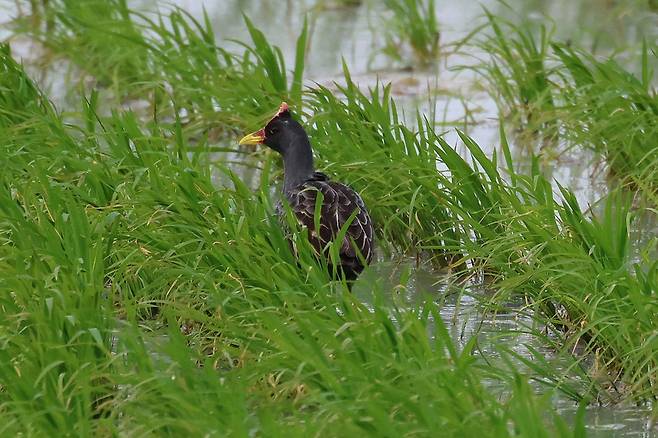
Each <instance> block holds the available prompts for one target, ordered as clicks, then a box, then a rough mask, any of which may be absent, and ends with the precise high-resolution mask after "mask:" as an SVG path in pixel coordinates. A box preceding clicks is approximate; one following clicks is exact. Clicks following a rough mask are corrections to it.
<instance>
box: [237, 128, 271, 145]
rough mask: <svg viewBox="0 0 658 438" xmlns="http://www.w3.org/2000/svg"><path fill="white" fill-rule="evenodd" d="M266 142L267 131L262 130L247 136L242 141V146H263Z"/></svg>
mask: <svg viewBox="0 0 658 438" xmlns="http://www.w3.org/2000/svg"><path fill="white" fill-rule="evenodd" d="M264 141H265V130H264V129H261V130H259V131H256V132H252V133H251V134H248V135H245V136H244V137H242V139H241V140H240V143H239V144H240V145H249V144H261V143H263V142H264Z"/></svg>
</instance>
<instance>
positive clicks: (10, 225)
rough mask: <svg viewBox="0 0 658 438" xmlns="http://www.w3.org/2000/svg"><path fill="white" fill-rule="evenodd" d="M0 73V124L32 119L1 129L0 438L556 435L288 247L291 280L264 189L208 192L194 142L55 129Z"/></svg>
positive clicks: (31, 89)
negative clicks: (10, 113) (14, 437)
mask: <svg viewBox="0 0 658 438" xmlns="http://www.w3.org/2000/svg"><path fill="white" fill-rule="evenodd" d="M2 65H3V68H4V70H5V72H6V73H8V74H6V75H4V76H3V80H4V81H8V82H9V83H10V84H16V83H20V84H23V85H24V86H23V87H11V88H6V87H4V88H3V96H5V97H11V99H7V100H5V102H7V101H11V102H14V104H15V106H13V107H10V106H9V105H7V106H4V108H5V109H9V108H19V107H22V108H27V109H28V110H26V111H24V112H23V113H22V114H21V117H20V118H13V119H6V120H4V119H3V123H2V125H0V126H1V129H2V133H3V136H2V138H3V139H4V140H3V141H2V143H1V146H2V149H3V155H2V156H3V157H4V158H3V163H2V164H3V166H4V168H5V173H4V174H3V183H2V186H1V187H0V197H1V198H2V199H1V201H2V202H1V203H0V206H1V207H0V208H1V209H2V210H1V213H0V224H1V226H0V229H1V230H2V240H3V245H2V252H1V253H0V254H1V255H0V260H1V263H0V269H2V274H3V275H2V279H3V280H2V281H1V282H0V288H1V289H2V291H3V293H2V294H0V296H1V297H2V298H1V306H2V309H3V312H2V319H0V321H1V324H2V331H1V333H2V336H1V338H0V339H1V342H0V345H1V346H2V348H0V354H1V355H2V365H1V366H0V388H1V390H0V406H1V407H0V409H1V410H2V415H3V418H4V419H5V421H4V422H3V424H2V426H1V431H2V433H3V434H16V433H26V434H30V435H58V434H62V433H74V434H76V435H97V434H147V433H148V434H151V433H154V434H158V435H180V434H193V435H197V434H217V435H226V434H231V435H246V434H248V433H251V432H253V431H257V432H258V433H262V434H264V435H272V434H277V435H278V434H281V433H287V434H294V435H307V434H309V433H311V434H323V435H338V434H340V435H343V434H345V433H348V434H356V433H366V434H369V435H374V436H381V435H401V434H409V433H413V434H429V433H430V432H431V431H433V430H437V429H438V428H441V429H442V430H443V431H445V432H446V434H447V435H455V436H463V435H470V434H473V433H483V432H484V433H486V434H487V435H491V436H508V435H510V434H511V433H512V431H514V430H517V431H526V432H524V433H532V434H535V433H539V435H537V436H554V434H558V435H561V436H571V435H572V434H571V431H570V428H569V427H567V426H566V425H565V424H564V423H563V422H562V421H561V420H560V419H559V417H551V418H550V420H547V421H544V419H543V415H544V413H545V412H546V411H550V407H549V403H550V399H549V398H547V397H545V398H541V399H540V398H536V397H535V396H534V395H533V394H532V392H531V391H530V390H529V387H528V385H527V383H525V379H524V378H522V377H521V376H517V375H515V374H514V373H513V372H510V373H509V380H510V391H511V392H510V395H509V396H507V397H504V398H502V399H501V398H499V397H498V396H497V395H496V394H495V393H492V392H491V391H489V390H487V389H486V387H485V386H484V385H483V384H482V383H481V382H482V380H483V379H484V378H485V377H489V378H491V374H492V371H493V370H491V371H487V370H486V368H485V369H483V368H481V367H480V366H478V365H477V363H476V360H475V358H474V357H473V356H472V347H473V345H474V344H473V343H470V344H469V345H468V346H467V347H466V348H464V349H462V350H461V351H459V350H457V349H456V347H455V346H454V345H453V341H452V340H451V338H450V336H449V335H448V332H447V330H446V329H445V328H444V327H443V325H442V323H441V322H440V317H439V315H438V309H437V307H436V305H435V304H433V303H432V301H431V300H430V301H427V302H426V303H425V304H422V305H419V306H418V307H417V308H405V309H402V308H389V307H387V306H385V305H384V304H383V301H382V302H380V301H379V300H380V299H381V297H382V295H381V291H378V290H377V288H376V285H374V287H375V289H374V290H373V292H374V294H375V296H376V297H379V298H377V299H376V301H375V302H374V303H372V309H368V308H367V307H366V306H365V305H364V304H363V303H361V302H359V301H358V300H356V299H355V298H354V297H353V296H352V295H351V294H349V293H347V292H346V290H345V289H344V288H343V287H342V286H341V285H340V284H338V285H334V286H331V283H330V277H329V276H328V273H327V271H326V268H323V267H322V266H320V265H318V264H317V262H315V261H314V258H313V257H312V256H311V255H310V254H311V249H310V246H309V245H308V243H306V241H305V240H304V239H303V236H298V237H297V239H298V242H297V244H298V247H299V248H300V249H301V260H300V263H301V269H300V267H298V266H297V265H296V263H295V262H294V261H293V258H292V255H291V254H290V250H289V247H288V243H287V242H286V241H285V239H284V236H283V233H282V231H281V229H280V227H279V224H278V221H277V220H276V219H275V218H273V217H272V207H271V204H270V201H269V198H268V196H267V193H268V191H269V190H268V186H269V178H268V172H267V171H266V172H264V174H263V177H262V181H261V187H260V188H259V190H257V191H255V192H254V191H252V190H251V189H249V188H248V187H247V186H245V185H244V183H243V182H242V181H241V180H240V179H239V178H238V177H237V176H235V175H234V174H232V173H231V172H230V170H228V169H224V170H223V171H224V172H227V173H228V175H229V176H230V178H231V180H232V184H231V185H229V186H227V187H223V188H217V187H215V186H214V185H213V184H212V182H211V174H210V166H209V163H208V162H207V154H206V153H205V152H204V150H203V148H204V145H203V144H200V145H196V146H194V148H192V147H191V146H190V145H189V144H188V143H187V142H186V140H185V139H184V138H183V137H176V135H175V132H170V131H169V130H168V129H166V128H162V127H159V126H158V125H157V124H154V123H149V122H146V124H144V122H141V121H138V120H137V118H136V117H135V116H134V114H132V113H116V114H115V115H113V116H111V117H108V118H104V119H103V121H102V124H97V123H93V121H92V120H89V119H91V118H94V117H95V113H94V110H93V105H90V104H89V103H87V104H86V105H85V108H84V109H83V113H82V115H83V117H87V118H89V119H88V121H89V123H88V124H87V125H86V127H78V128H74V127H66V126H63V124H62V121H61V116H60V115H59V114H58V113H57V112H56V111H54V110H53V109H52V108H51V107H50V105H49V104H48V103H47V101H46V100H45V97H44V96H43V95H42V94H41V93H40V92H39V91H38V89H37V88H36V87H35V86H34V85H33V84H32V83H31V81H30V80H29V79H28V78H27V77H26V76H25V74H24V73H23V71H22V69H21V68H20V66H18V65H16V64H15V62H14V61H13V60H12V59H11V58H10V57H9V56H7V55H6V54H5V56H4V57H3V58H2ZM3 85H4V84H3ZM91 100H93V99H91ZM91 100H90V102H91ZM172 135H173V137H172ZM28 138H32V139H35V140H42V139H44V138H48V139H50V144H44V143H43V142H41V141H34V142H33V143H29V142H26V141H25V139H28ZM172 138H173V140H171V139H172ZM21 145H24V148H25V149H24V150H23V151H22V152H23V155H20V156H18V158H19V159H16V157H11V156H10V154H9V153H10V152H11V151H13V150H16V149H17V147H20V146H21ZM53 147H57V155H58V156H63V157H65V158H64V159H62V160H61V161H59V162H58V163H57V164H56V165H54V166H53V165H52V164H53V163H52V158H53ZM94 149H96V151H97V153H95V154H94V153H90V152H89V151H90V150H94ZM90 154H91V155H92V156H93V157H92V156H90ZM28 156H29V159H27V158H28ZM20 158H25V159H20ZM94 161H98V162H99V164H100V165H99V166H98V167H95V166H94V164H95V163H94ZM85 162H86V163H87V168H86V171H81V169H80V166H81V165H82V163H85ZM95 181H102V182H103V184H101V185H97V184H95V183H94V182H95ZM264 266H267V267H268V269H263V268H262V267H264ZM156 309H157V310H156ZM154 312H157V314H158V315H159V316H158V318H157V319H156V320H153V319H151V318H152V315H153V314H154ZM430 323H431V324H432V325H433V326H434V329H432V330H430ZM158 327H159V328H158ZM182 327H186V328H182ZM181 330H186V334H185V335H184V334H182V333H181ZM497 374H498V375H500V372H497Z"/></svg>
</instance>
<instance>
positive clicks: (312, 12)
mask: <svg viewBox="0 0 658 438" xmlns="http://www.w3.org/2000/svg"><path fill="white" fill-rule="evenodd" d="M129 3H130V4H131V5H132V6H133V7H136V8H139V9H142V10H144V11H154V10H156V9H157V8H158V7H160V8H161V9H165V8H166V7H167V6H158V5H163V4H164V2H160V1H156V0H130V1H129ZM336 3H339V2H338V1H334V0H287V1H283V0H281V1H265V0H222V1H210V0H207V1H200V0H176V1H170V2H167V4H176V5H178V6H180V7H182V8H184V9H185V10H187V11H188V12H190V13H191V14H192V15H194V16H195V17H198V18H200V17H202V15H203V11H204V8H205V11H206V12H207V14H208V16H209V18H210V20H211V21H212V23H213V25H214V29H215V30H216V32H217V37H218V40H219V41H227V40H230V39H237V40H244V41H247V40H249V35H248V33H247V31H246V29H245V27H244V25H243V23H242V20H241V18H240V17H241V13H243V12H244V13H245V14H246V15H248V16H249V17H250V18H251V19H252V20H253V21H254V23H255V24H256V25H257V26H258V27H259V28H261V29H262V30H263V31H264V32H265V34H266V35H267V37H268V39H269V40H270V41H271V42H272V43H273V44H276V45H278V46H280V47H281V48H282V50H283V53H284V57H285V58H286V61H287V65H292V60H293V57H294V48H295V42H296V38H297V35H298V34H299V31H300V28H301V26H302V22H303V17H304V15H306V17H307V18H308V20H309V30H310V47H309V51H308V58H307V70H306V79H307V81H308V83H309V84H311V83H313V82H319V83H322V84H323V85H327V86H330V87H331V86H332V83H333V81H340V80H341V77H342V76H341V60H342V59H344V60H345V61H346V62H347V64H348V66H349V68H350V71H351V72H352V75H353V79H354V80H355V81H356V82H357V83H359V85H361V86H371V85H374V84H375V83H376V82H377V81H381V82H385V83H386V82H391V83H392V87H393V94H394V96H395V98H396V100H397V102H398V104H399V107H400V109H401V110H402V111H403V112H404V113H405V114H406V116H407V120H408V121H410V122H412V121H413V119H414V117H413V116H414V114H415V111H416V110H417V109H419V110H420V111H421V112H424V113H433V114H436V115H437V117H438V120H442V121H443V122H444V124H442V125H441V126H438V127H437V130H444V129H445V130H450V131H449V132H448V133H447V134H446V138H447V139H448V141H449V142H450V143H451V144H454V145H455V147H456V148H457V149H460V145H459V143H458V142H457V137H456V135H455V133H454V129H453V128H454V127H458V128H460V129H462V130H465V131H466V132H467V133H468V134H469V135H471V136H472V137H474V139H475V140H476V141H477V142H478V143H479V144H480V145H481V146H482V147H483V148H485V150H486V151H488V152H491V151H493V150H494V149H495V148H497V147H498V145H499V139H498V129H499V126H498V121H497V110H496V105H495V103H494V102H493V101H492V100H491V99H490V98H489V97H488V95H487V94H486V93H484V92H482V91H481V88H480V87H478V85H477V82H476V80H475V78H474V76H473V74H471V73H469V72H468V71H466V72H465V71H460V72H457V71H455V70H454V67H456V66H458V65H464V64H470V63H473V62H474V58H473V56H483V54H481V53H473V52H471V53H462V54H452V55H450V56H445V54H446V53H447V51H448V50H449V49H448V48H447V47H448V46H449V44H450V43H453V42H455V41H458V40H459V39H461V38H463V37H464V36H466V35H467V34H468V33H469V32H470V31H471V30H473V29H474V28H475V27H476V26H477V24H479V23H481V22H482V20H481V15H482V9H481V6H480V4H483V5H485V6H486V7H487V8H488V9H489V10H491V11H492V12H494V13H497V14H500V15H503V16H507V17H510V18H514V16H515V15H516V14H518V16H521V17H524V18H525V19H526V20H528V21H535V22H541V23H548V21H547V20H545V18H543V15H542V14H545V15H548V16H550V17H551V19H552V20H553V22H554V23H556V29H555V34H556V36H557V37H558V38H560V39H562V40H571V41H574V42H577V43H578V44H579V45H581V46H584V47H586V48H589V49H591V50H592V51H594V52H595V53H608V52H610V51H612V50H613V49H614V48H615V47H622V46H625V45H630V46H634V47H637V43H638V41H640V38H639V37H638V35H644V36H645V37H646V38H647V39H648V40H652V39H653V40H655V39H657V38H658V16H657V15H656V14H655V13H652V12H649V11H641V12H639V13H638V12H637V10H634V9H632V8H631V6H624V5H618V4H617V3H627V4H629V5H630V4H633V3H635V6H634V7H635V8H639V7H640V6H638V5H637V3H640V2H632V1H628V2H612V1H604V0H582V1H572V0H552V1H544V0H508V3H509V4H510V5H511V6H512V8H511V9H507V8H506V7H504V6H501V4H500V3H499V2H497V1H495V0H481V1H480V2H474V1H466V2H465V1H459V0H442V1H439V2H437V8H438V9H437V16H438V17H439V23H440V29H441V44H442V45H443V46H445V47H446V49H445V50H444V51H443V53H444V56H441V58H440V59H439V60H438V61H437V62H436V63H435V65H432V66H430V67H429V68H426V69H424V70H413V69H409V68H408V67H409V65H406V64H403V63H400V62H395V61H392V60H391V59H389V58H387V57H386V56H384V55H383V54H382V53H381V52H380V51H378V50H377V49H380V48H382V47H383V45H384V39H385V28H384V26H382V25H381V23H382V22H383V20H386V19H387V18H388V16H387V14H386V12H385V11H384V10H383V9H382V8H381V6H379V2H376V1H370V2H368V1H364V2H362V5H361V6H357V7H351V8H344V7H337V6H336ZM15 13H16V8H15V6H14V2H13V0H0V22H4V21H6V20H7V19H8V18H10V17H12V16H13V15H15ZM547 25H548V26H550V24H547ZM8 35H9V33H8V32H7V31H6V29H3V27H2V26H0V39H4V38H6V37H7V36H8ZM226 44H228V45H230V44H231V43H230V42H226ZM12 48H13V50H14V53H16V54H18V55H19V56H24V57H26V58H31V59H35V58H38V56H39V55H38V53H35V52H34V51H35V50H36V48H35V47H34V46H32V45H30V43H29V41H24V40H23V41H21V40H15V41H14V42H13V47H12ZM236 50H237V46H236ZM628 53H630V54H631V55H629V59H634V56H635V54H634V50H633V49H631V50H629V51H628ZM60 62H61V61H60ZM67 71H68V66H67V65H66V64H64V63H60V64H58V65H54V66H51V67H49V70H48V71H47V74H44V75H43V76H40V77H39V79H40V80H41V82H42V83H43V85H44V86H45V88H46V89H49V91H50V93H51V95H52V96H54V97H55V100H56V101H57V102H65V99H66V96H64V95H63V94H62V90H65V89H66V88H67V87H66V86H65V84H66V75H67ZM459 96H466V98H465V99H464V98H460V97H459ZM467 116H468V117H467ZM511 146H512V153H513V155H514V158H515V161H516V162H518V163H519V166H520V167H521V168H523V166H524V165H527V157H528V155H529V154H528V146H523V145H521V144H516V143H514V142H512V145H511ZM593 158H594V157H592V156H591V155H588V154H587V153H582V152H572V153H569V154H563V155H561V156H560V157H554V158H552V159H550V160H548V161H547V162H545V168H546V171H547V173H549V174H550V175H551V176H552V177H553V178H555V179H556V180H558V181H560V182H561V183H562V184H563V185H565V186H566V187H569V188H571V189H572V190H574V191H575V193H576V195H577V197H578V200H579V202H580V203H581V205H588V204H590V203H593V202H595V201H596V200H597V199H599V198H600V197H601V196H602V195H604V194H605V193H606V192H608V190H609V187H608V182H607V181H606V179H605V177H604V174H605V172H604V171H602V170H601V169H597V168H596V167H595V166H594V165H593V164H592V163H593V162H594V159H593ZM656 227H657V226H656V221H655V218H653V219H642V221H640V222H639V227H638V230H637V232H636V234H637V235H638V239H640V240H645V241H646V240H649V239H651V238H652V236H655V235H656V230H657V228H656ZM405 270H409V272H410V273H411V275H410V277H409V282H408V283H407V287H406V288H400V287H397V286H398V283H399V281H400V273H401V272H403V271H405ZM365 275H366V278H365V279H364V280H367V276H368V275H370V276H371V280H372V281H374V280H378V281H381V282H383V284H382V287H383V288H384V290H390V291H391V292H392V293H391V297H392V298H391V299H392V300H395V301H397V302H399V303H400V302H401V303H405V302H406V303H408V304H414V303H417V302H418V301H420V300H422V299H426V297H427V295H428V294H429V295H430V296H431V297H434V299H436V300H437V301H439V302H441V303H442V310H441V316H442V318H443V320H444V321H445V323H446V325H447V326H448V328H449V330H450V332H451V335H452V336H453V339H454V340H455V342H456V343H457V345H463V344H464V342H466V341H467V340H468V339H469V338H471V337H472V336H477V337H478V341H479V347H480V349H481V351H482V353H483V354H484V355H486V356H495V355H496V353H497V351H496V348H497V345H500V343H501V342H503V343H504V345H506V346H507V347H508V348H510V349H511V350H513V351H514V352H516V353H517V354H519V355H522V356H524V357H528V358H530V357H531V355H530V350H529V348H528V346H530V347H532V348H533V349H535V350H538V351H541V352H543V353H544V354H547V355H549V356H550V354H551V350H549V349H547V348H546V346H545V345H544V344H543V343H542V342H541V341H540V340H538V339H537V338H536V337H535V336H532V335H530V334H528V333H527V331H526V330H524V328H525V327H528V326H533V324H534V325H536V323H534V322H533V320H532V318H530V317H529V316H528V315H527V314H524V313H523V312H520V311H518V308H517V310H512V311H509V312H507V313H500V312H498V313H495V314H494V313H491V312H487V311H485V309H483V308H482V306H481V305H480V304H479V302H478V300H476V299H475V298H473V296H477V294H478V293H488V292H487V291H478V290H473V289H471V290H470V291H467V293H455V292H454V291H450V289H449V288H448V285H447V284H446V281H445V276H444V275H443V274H442V273H440V272H434V271H432V270H431V269H429V268H427V267H423V266H417V265H416V264H415V263H414V261H412V260H407V259H396V260H394V261H389V262H383V263H379V264H377V265H376V266H374V267H373V268H372V269H371V270H370V272H369V273H367V274H365ZM368 281H369V280H368ZM448 291H450V292H448ZM355 293H357V294H362V298H363V299H364V300H365V301H367V300H368V299H369V297H368V296H367V293H365V292H360V291H359V288H358V287H357V288H356V290H355ZM512 308H514V306H512ZM555 360H557V362H556V363H555V366H556V367H561V366H564V367H566V366H567V365H566V364H565V363H561V362H559V360H558V359H555ZM555 406H556V408H557V409H558V411H559V412H560V413H562V414H564V415H565V416H567V417H569V416H573V415H575V412H576V408H577V407H576V406H575V405H574V403H573V402H571V401H570V400H569V399H568V398H566V397H560V396H556V399H555ZM649 417H650V410H649V409H648V408H637V407H627V406H615V407H597V406H592V407H590V408H588V415H587V423H588V426H587V427H588V429H589V431H590V432H591V435H592V436H601V437H607V436H644V437H649V436H653V434H658V432H657V431H656V430H655V429H649V425H648V422H647V419H648V418H649Z"/></svg>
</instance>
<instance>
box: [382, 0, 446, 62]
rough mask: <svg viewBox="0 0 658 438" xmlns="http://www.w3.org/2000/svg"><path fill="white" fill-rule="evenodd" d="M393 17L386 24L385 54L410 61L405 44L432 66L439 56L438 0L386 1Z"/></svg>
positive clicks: (421, 60) (386, 5)
mask: <svg viewBox="0 0 658 438" xmlns="http://www.w3.org/2000/svg"><path fill="white" fill-rule="evenodd" d="M383 3H384V6H385V9H386V11H388V12H389V13H390V14H391V17H390V18H389V19H388V20H386V22H385V23H383V27H384V28H385V31H384V35H385V39H386V46H385V48H384V50H383V51H384V53H385V54H386V55H388V56H390V57H391V58H393V59H396V60H398V61H403V60H406V59H405V58H406V56H405V55H404V50H405V47H406V46H408V47H409V48H411V51H412V55H413V58H414V59H415V60H416V61H417V62H419V63H420V64H421V65H430V64H432V63H433V62H435V61H436V60H437V57H438V55H439V36H440V33H439V24H438V22H437V19H436V8H435V2H434V0H385V1H384V2H383Z"/></svg>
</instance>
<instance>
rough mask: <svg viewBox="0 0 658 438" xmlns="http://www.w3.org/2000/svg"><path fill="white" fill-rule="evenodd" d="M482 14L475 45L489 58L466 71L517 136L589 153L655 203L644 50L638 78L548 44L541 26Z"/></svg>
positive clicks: (651, 92)
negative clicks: (556, 141)
mask: <svg viewBox="0 0 658 438" xmlns="http://www.w3.org/2000/svg"><path fill="white" fill-rule="evenodd" d="M486 15H487V19H488V23H487V26H486V27H488V28H490V29H491V30H492V34H491V35H490V36H488V37H486V38H485V39H482V40H480V41H478V42H477V43H476V45H477V46H478V47H479V48H480V49H482V50H483V51H485V52H486V53H488V54H491V58H490V59H488V60H485V61H484V62H483V63H481V64H479V65H477V66H476V67H474V68H475V70H476V71H477V72H478V73H479V75H480V76H481V77H482V78H484V80H485V82H486V84H487V89H488V91H489V92H490V94H491V95H492V96H493V97H494V99H495V100H496V102H497V104H498V108H499V110H500V113H501V115H502V116H511V118H512V120H513V123H514V125H515V126H517V127H519V128H521V130H522V131H525V132H531V133H533V134H540V135H542V136H544V137H548V138H557V137H562V138H563V139H564V140H567V142H568V145H569V146H570V147H581V148H587V149H590V150H592V151H593V152H595V153H596V154H597V155H598V156H600V157H601V158H603V159H605V161H606V163H607V165H608V167H609V169H610V170H611V172H612V173H613V174H614V175H615V176H617V177H618V178H619V179H620V180H621V181H622V182H624V183H626V184H627V185H628V186H630V187H632V188H634V189H639V190H640V191H641V193H643V194H644V195H645V196H646V197H647V198H648V199H650V200H651V202H652V203H655V201H656V183H657V182H658V180H657V179H656V175H657V174H658V173H657V172H658V167H657V166H658V162H657V161H656V159H655V156H656V153H657V152H658V150H656V146H655V144H654V142H653V141H652V140H653V138H654V137H655V135H656V126H657V125H658V111H656V109H657V108H658V97H657V96H658V94H657V93H656V90H655V89H654V87H653V85H652V84H653V71H652V69H651V59H650V58H651V56H652V55H651V53H652V52H651V49H650V47H649V46H648V45H647V44H644V45H643V48H642V62H641V65H640V75H639V77H638V76H637V75H635V74H633V73H631V72H630V71H629V70H628V69H627V68H625V67H623V66H622V65H621V64H620V63H619V61H617V60H615V58H614V57H610V58H607V59H604V60H599V59H597V58H595V57H594V56H592V55H590V54H588V53H587V52H585V51H583V50H579V49H577V48H573V47H571V46H570V45H568V44H560V43H556V42H554V41H552V40H551V36H550V32H547V31H546V29H545V27H544V26H543V25H542V26H541V27H540V28H539V29H538V30H537V29H532V28H529V27H527V26H518V25H515V24H514V23H511V22H507V21H504V20H503V19H502V18H500V17H497V16H494V15H492V14H491V13H489V12H488V11H486ZM534 35H539V40H538V41H537V37H535V36H534Z"/></svg>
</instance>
